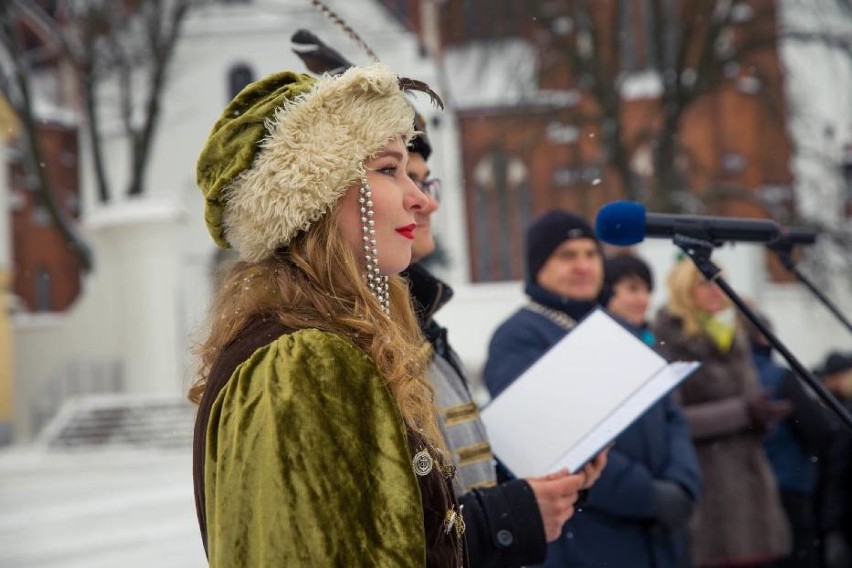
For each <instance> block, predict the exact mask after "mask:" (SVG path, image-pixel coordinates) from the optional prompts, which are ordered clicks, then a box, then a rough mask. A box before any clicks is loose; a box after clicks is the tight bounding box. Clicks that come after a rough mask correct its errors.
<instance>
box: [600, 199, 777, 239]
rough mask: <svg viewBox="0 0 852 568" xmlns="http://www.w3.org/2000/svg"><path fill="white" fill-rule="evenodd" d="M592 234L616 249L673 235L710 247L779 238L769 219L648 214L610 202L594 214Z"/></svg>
mask: <svg viewBox="0 0 852 568" xmlns="http://www.w3.org/2000/svg"><path fill="white" fill-rule="evenodd" d="M595 232H596V233H597V235H598V238H599V239H600V240H602V241H603V242H605V243H609V244H613V245H619V246H630V245H635V244H636V243H640V242H642V241H643V240H645V238H646V237H657V238H671V237H673V236H674V235H683V236H689V237H694V238H699V239H706V240H709V241H711V242H713V243H714V244H720V243H722V242H725V241H737V242H749V243H769V242H772V241H774V240H776V239H777V238H778V237H779V236H780V235H781V227H780V226H779V225H778V223H776V222H775V221H772V220H769V219H741V218H733V217H704V216H700V215H666V214H661V213H648V212H646V210H645V206H644V205H642V204H641V203H636V202H633V201H614V202H612V203H607V204H606V205H604V206H603V207H601V210H600V211H598V215H597V218H596V219H595Z"/></svg>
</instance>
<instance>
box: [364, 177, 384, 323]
mask: <svg viewBox="0 0 852 568" xmlns="http://www.w3.org/2000/svg"><path fill="white" fill-rule="evenodd" d="M358 203H359V204H360V205H361V233H362V236H361V240H362V241H363V242H364V259H365V260H366V261H367V276H366V277H367V286H368V287H369V288H370V292H372V293H373V295H374V296H375V297H376V299H377V300H378V301H379V305H381V307H382V311H383V312H384V313H385V315H388V316H389V315H390V296H389V294H388V277H387V276H383V275H382V274H381V273H380V271H379V248H378V245H377V243H376V230H375V229H374V226H375V224H376V222H375V221H374V220H373V190H372V189H370V184H369V183H367V173H366V171H365V170H364V167H363V165H362V166H361V195H360V197H359V198H358Z"/></svg>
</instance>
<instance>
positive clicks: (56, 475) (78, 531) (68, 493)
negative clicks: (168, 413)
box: [0, 447, 206, 568]
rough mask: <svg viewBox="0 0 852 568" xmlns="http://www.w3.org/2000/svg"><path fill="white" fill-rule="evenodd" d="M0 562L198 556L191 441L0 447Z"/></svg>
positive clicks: (196, 561) (170, 563)
mask: <svg viewBox="0 0 852 568" xmlns="http://www.w3.org/2000/svg"><path fill="white" fill-rule="evenodd" d="M0 566H2V567H3V568H60V567H61V568H101V567H103V568H106V567H110V568H113V567H116V566H120V567H122V568H137V567H138V568H142V567H145V568H150V567H152V566H157V567H158V568H195V567H199V568H200V567H202V566H206V561H205V558H204V551H203V549H202V546H201V539H200V537H199V533H198V525H197V522H196V518H195V503H194V500H193V492H192V461H191V452H190V450H189V449H188V448H187V449H180V450H163V449H159V450H134V449H114V448H113V449H87V450H76V451H68V450H65V451H57V450H48V449H44V448H36V447H27V448H13V449H10V450H5V451H0Z"/></svg>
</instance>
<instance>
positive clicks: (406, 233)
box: [396, 223, 417, 241]
mask: <svg viewBox="0 0 852 568" xmlns="http://www.w3.org/2000/svg"><path fill="white" fill-rule="evenodd" d="M416 228H417V223H412V224H410V225H406V226H404V227H397V228H396V232H397V233H399V234H400V235H402V236H403V237H405V238H406V239H409V240H412V241H413V240H414V229H416Z"/></svg>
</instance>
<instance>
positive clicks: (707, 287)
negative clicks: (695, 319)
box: [692, 278, 729, 314]
mask: <svg viewBox="0 0 852 568" xmlns="http://www.w3.org/2000/svg"><path fill="white" fill-rule="evenodd" d="M692 301H693V302H694V304H695V308H696V309H698V310H700V311H702V312H707V313H708V314H715V313H718V312H721V311H722V310H724V309H726V308H728V305H729V304H728V299H727V297H726V296H725V293H724V292H722V289H721V288H719V286H717V285H716V283H715V282H711V281H709V280H705V279H704V278H701V279H700V280H698V282H696V283H695V286H693V287H692Z"/></svg>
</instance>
